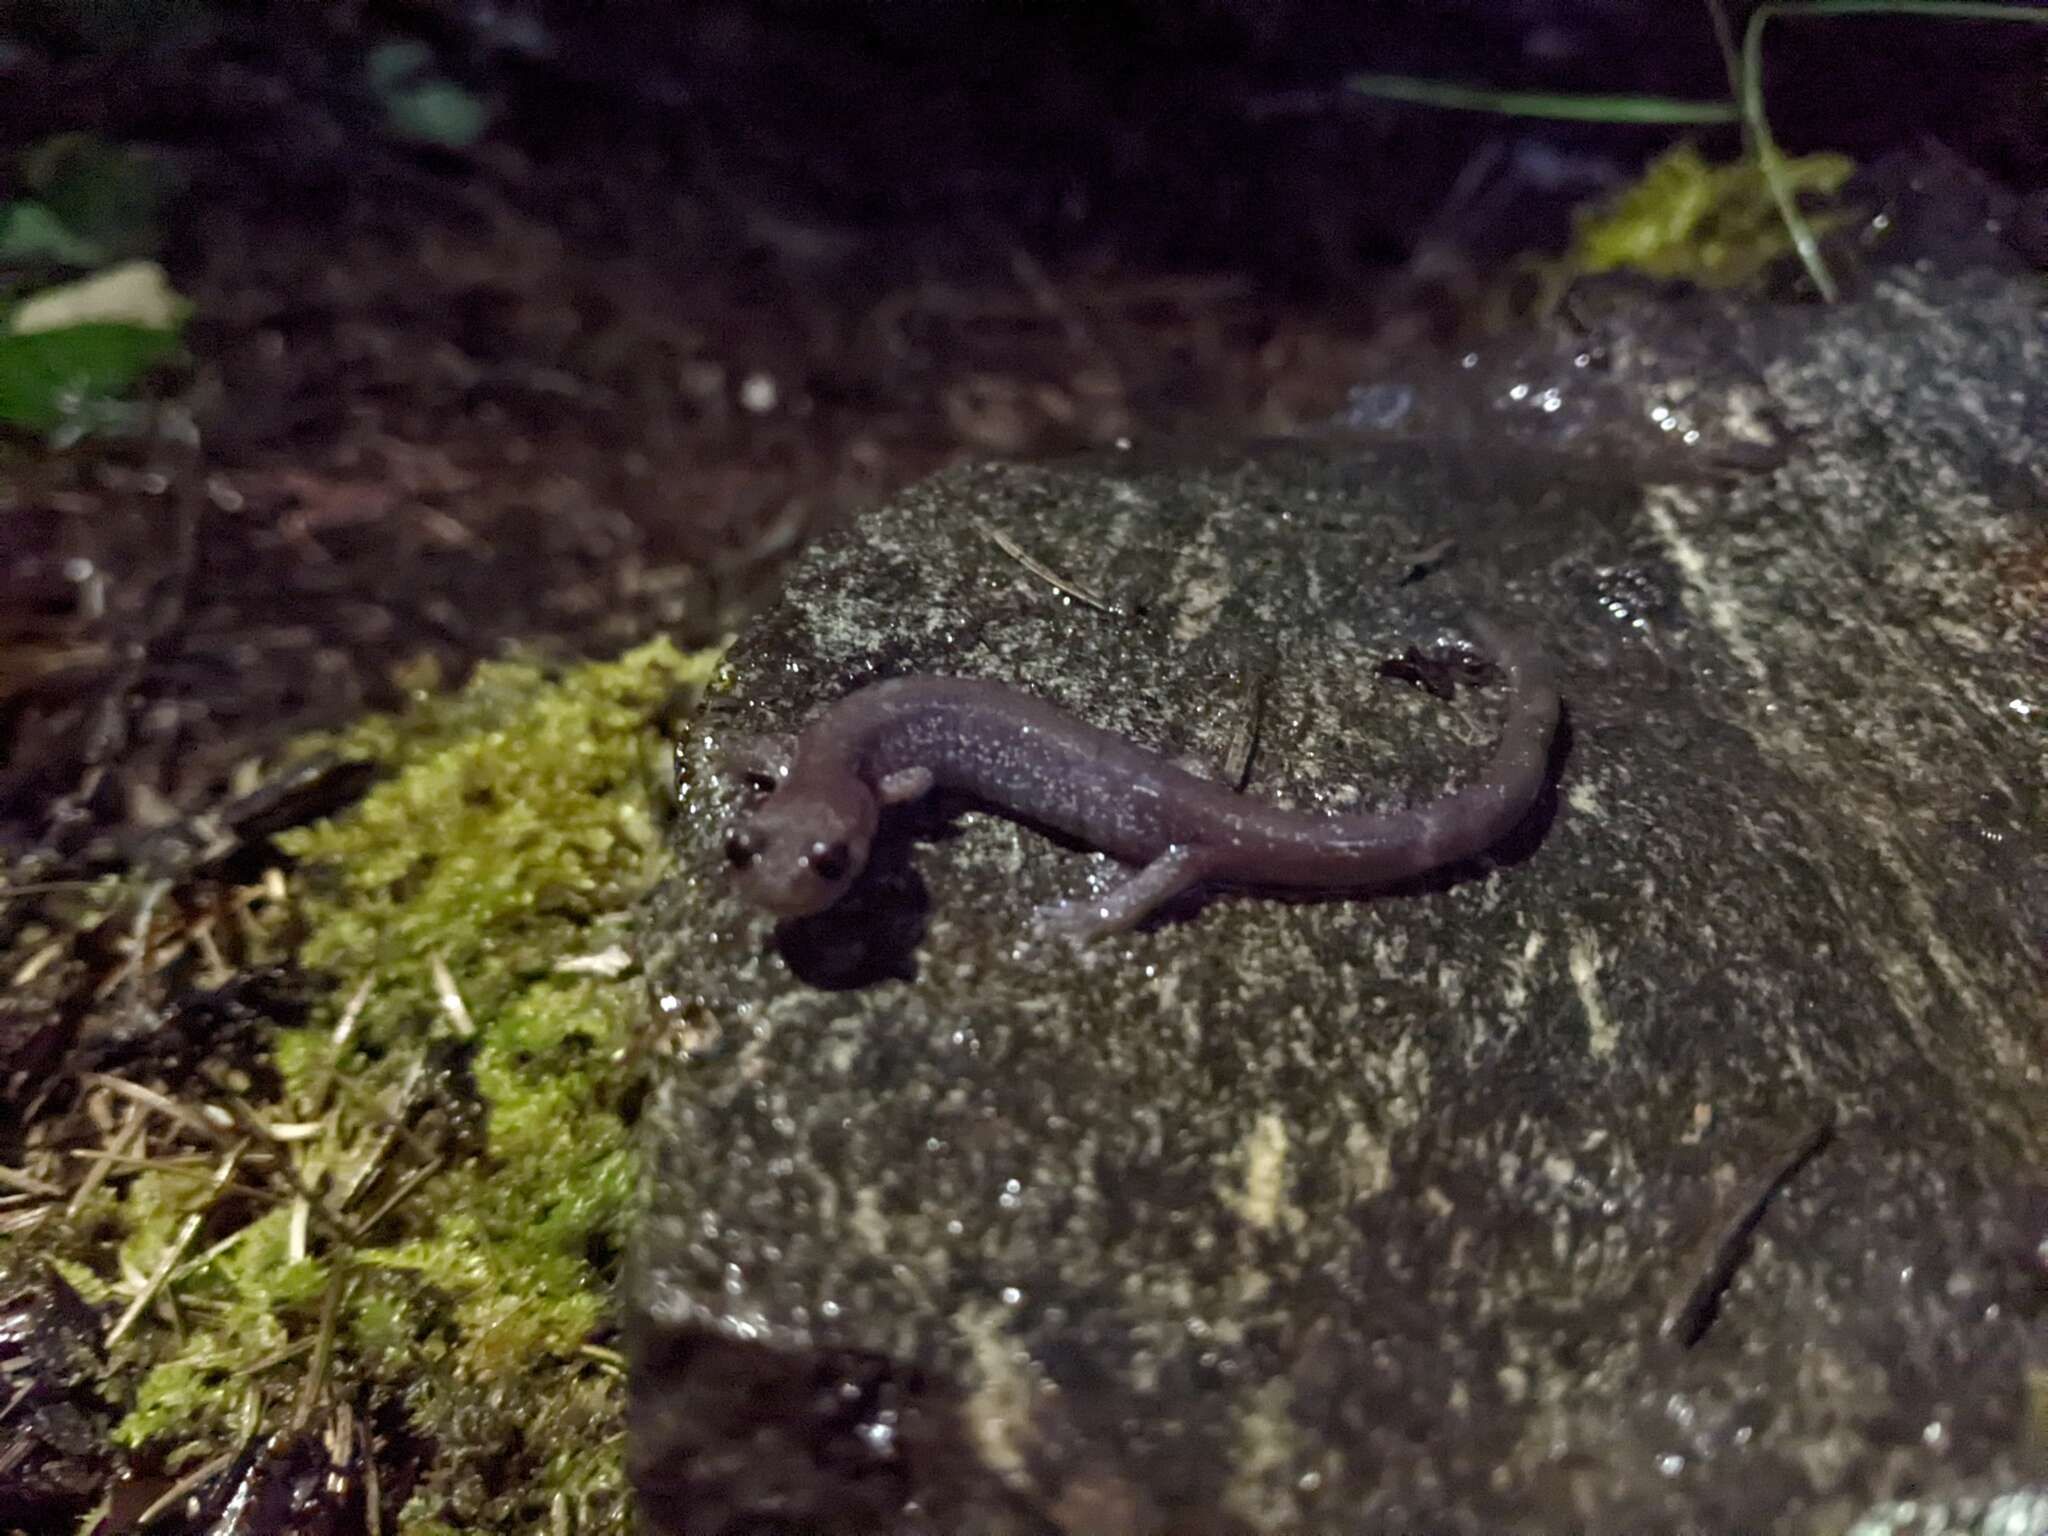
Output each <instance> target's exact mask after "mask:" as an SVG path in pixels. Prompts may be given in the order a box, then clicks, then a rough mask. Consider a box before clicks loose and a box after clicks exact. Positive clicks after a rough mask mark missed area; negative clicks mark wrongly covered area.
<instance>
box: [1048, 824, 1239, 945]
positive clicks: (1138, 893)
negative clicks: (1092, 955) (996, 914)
mask: <svg viewBox="0 0 2048 1536" xmlns="http://www.w3.org/2000/svg"><path fill="white" fill-rule="evenodd" d="M1218 863H1219V859H1218V857H1217V853H1216V850H1215V849H1213V848H1203V847H1200V846H1199V845H1197V844H1193V843H1175V844H1174V845H1173V846H1172V847H1171V848H1168V849H1167V850H1166V852H1164V853H1162V854H1161V855H1159V857H1158V858H1156V859H1154V860H1153V861H1152V862H1151V863H1150V864H1147V865H1146V866H1145V867H1144V868H1143V869H1141V870H1139V871H1138V872H1137V873H1136V874H1134V875H1132V876H1131V877H1130V878H1129V879H1128V880H1126V881H1124V882H1123V884H1121V885H1115V886H1111V887H1110V888H1109V889H1108V890H1107V891H1104V892H1103V893H1102V894H1101V895H1100V896H1091V897H1088V898H1087V899H1086V900H1082V901H1056V902H1053V903H1052V904H1051V905H1050V906H1044V907H1040V908H1039V909H1038V912H1037V920H1036V923H1035V924H1034V926H1035V928H1036V930H1037V931H1038V932H1039V933H1041V934H1047V935H1057V936H1059V937H1062V938H1069V939H1078V940H1087V939H1099V938H1101V937H1103V936H1104V935H1105V934H1111V933H1124V932H1127V931H1128V930H1130V929H1132V928H1135V927H1137V926H1138V924H1140V923H1142V922H1143V921H1145V919H1146V918H1148V917H1150V916H1151V915H1152V914H1153V913H1154V912H1157V911H1158V910H1159V909H1160V908H1161V907H1163V906H1165V905H1166V904H1167V903H1168V902H1169V901H1172V900H1173V899H1174V898H1175V897H1176V896H1180V895H1184V894H1185V893H1186V892H1188V891H1190V890H1193V889H1194V888H1195V887H1196V886H1198V885H1200V884H1201V883H1202V882H1203V881H1204V880H1207V879H1208V878H1209V877H1210V876H1211V875H1212V874H1214V873H1215V871H1216V867H1217V864H1218Z"/></svg>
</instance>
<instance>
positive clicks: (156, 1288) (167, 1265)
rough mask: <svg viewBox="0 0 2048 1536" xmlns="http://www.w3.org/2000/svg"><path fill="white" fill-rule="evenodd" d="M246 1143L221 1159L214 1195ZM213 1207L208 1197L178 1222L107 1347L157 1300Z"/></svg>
mask: <svg viewBox="0 0 2048 1536" xmlns="http://www.w3.org/2000/svg"><path fill="white" fill-rule="evenodd" d="M245 1145H246V1144H245ZM245 1145H243V1146H236V1147H233V1148H231V1149H230V1150H229V1152H228V1155H227V1156H226V1157H224V1158H222V1159H221V1163H220V1168H219V1171H218V1172H217V1173H216V1174H215V1175H214V1184H213V1191H214V1196H215V1198H218V1196H219V1194H220V1192H221V1191H222V1190H223V1189H225V1188H226V1187H227V1185H228V1184H229V1183H230V1182H231V1181H232V1180H233V1178H234V1176H235V1169H236V1168H237V1167H238V1166H239V1165H240V1163H241V1161H242V1153H243V1151H244V1150H245ZM212 1208H213V1201H212V1200H208V1201H207V1203H206V1205H205V1206H203V1207H202V1208H201V1209H199V1210H196V1211H194V1212H193V1213H192V1214H191V1215H189V1216H187V1217H186V1218H185V1219H184V1220H183V1221H182V1222H180V1223H179V1224H178V1234H177V1236H176V1237H174V1238H172V1239H171V1242H170V1245H169V1246H168V1247H167V1248H165V1249H164V1255H163V1257H162V1258H161V1259H159V1260H158V1261H157V1266H156V1270H155V1272H154V1273H152V1274H151V1275H150V1277H149V1279H148V1280H147V1281H146V1282H145V1283H144V1284H143V1287H142V1289H141V1290H140V1291H138V1292H137V1293H136V1296H135V1299H134V1300H133V1301H131V1302H130V1303H129V1304H128V1310H127V1311H125V1312H123V1313H122V1314H121V1316H120V1318H119V1319H118V1320H117V1321H116V1322H115V1324H114V1326H113V1327H111V1328H109V1329H108V1330H107V1340H106V1347H107V1348H108V1349H112V1348H113V1347H114V1345H115V1343H116V1342H118V1341H119V1339H120V1337H121V1335H122V1334H124V1333H126V1332H127V1331H128V1330H129V1329H130V1328H131V1327H133V1326H134V1324H135V1320H136V1319H137V1318H138V1317H140V1316H142V1314H143V1311H144V1310H145V1309H146V1308H147V1307H148V1306H149V1304H150V1303H151V1302H152V1301H154V1300H156V1298H157V1294H158V1293H159V1292H160V1291H162V1290H163V1288H164V1285H165V1283H166V1282H167V1281H168V1280H169V1279H170V1278H171V1271H172V1270H174V1269H176V1268H177V1267H178V1261H179V1260H180V1259H181V1258H183V1257H184V1253H185V1250H186V1249H187V1248H189V1247H191V1246H192V1239H193V1238H195V1237H197V1236H198V1235H199V1228H200V1226H201V1224H202V1223H203V1222H204V1221H205V1220H206V1214H207V1212H208V1211H209V1210H211V1209H212Z"/></svg>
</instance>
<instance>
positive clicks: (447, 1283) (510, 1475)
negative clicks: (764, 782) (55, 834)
mask: <svg viewBox="0 0 2048 1536" xmlns="http://www.w3.org/2000/svg"><path fill="white" fill-rule="evenodd" d="M713 665H714V658H712V657H709V656H695V657H686V656H684V655H682V654H680V653H678V652H677V651H676V650H674V649H673V648H672V647H671V646H669V645H668V644H667V643H665V642H655V643H653V644H650V645H647V646H643V647H641V648H640V649H639V650H636V651H634V652H632V653H631V654H629V655H628V656H626V657H624V658H622V659H620V660H618V661H616V662H610V663H602V664H594V665H588V666H584V667H581V668H578V669H575V670H573V671H570V672H568V673H567V674H566V675H559V676H558V675H553V674H551V673H550V672H548V671H547V670H546V669H544V668H542V667H540V666H537V665H531V664H523V663H504V664H497V665H492V666H487V667H485V668H483V669H482V670H481V671H480V672H479V674H478V676H477V677H476V679H475V680H474V681H473V682H472V683H471V684H470V685H469V686H468V687H467V688H465V689H463V690H462V691H461V692H459V693H457V694H454V695H451V696H448V697H445V698H439V699H423V700H422V702H421V703H420V705H419V707H417V708H416V709H415V710H413V711H412V712H410V713H409V714H407V715H405V716H402V717H395V718H388V717H387V718H376V719H372V720H369V721H366V722H364V723H362V724H361V725H359V726H357V727H356V728H354V729H353V730H351V731H350V732H348V733H347V734H346V735H344V736H342V737H340V738H337V739H335V740H333V741H331V742H329V743H326V744H325V745H326V746H327V747H328V748H330V749H331V750H337V751H339V752H341V753H343V754H344V755H350V756H368V757H370V758H373V759H375V760H376V761H377V762H379V763H380V764H382V765H383V766H384V768H385V769H386V770H387V776H386V777H385V778H384V779H383V780H382V781H381V782H380V783H379V784H378V785H377V786H376V787H375V788H373V789H372V790H371V792H370V793H369V794H368V795H367V796H366V797H365V798H364V799H363V800H362V801H361V802H360V803H359V804H358V805H356V806H355V807H354V808H353V809H352V810H350V811H349V812H347V813H345V814H343V815H341V816H338V817H336V818H334V819H332V820H331V821H327V822H322V823H319V824H316V825H313V826H310V827H306V828H302V829H300V830H298V831H295V832H292V833H288V834H285V835H283V836H281V837H280V838H279V840H278V841H279V844H280V846H281V847H282V848H283V850H284V852H285V853H287V854H288V855H289V856H290V858H291V859H292V860H293V861H295V868H294V869H293V870H292V872H291V874H290V876H289V879H288V881H287V882H286V885H287V890H288V892H289V894H288V896H287V897H286V899H284V900H283V901H281V902H279V903H277V904H276V905H275V906H274V908H273V910H272V911H271V913H270V915H269V919H268V920H269V922H270V923H271V924H272V925H273V928H272V932H273V936H274V939H275V942H276V944H277V946H278V949H279V951H280V952H292V951H294V950H295V952H296V958H297V961H298V962H299V964H300V965H301V966H303V967H304V968H306V970H307V971H308V972H309V973H310V974H312V975H314V976H316V977H317V978H319V986H320V993H319V1000H318V1001H316V1003H315V1006H314V1011H313V1018H312V1021H311V1022H310V1024H308V1025H306V1026H304V1027H298V1028H286V1029H279V1030H277V1031H276V1032H275V1034H274V1036H273V1039H272V1048H271V1050H270V1052H269V1054H268V1057H267V1059H266V1060H264V1061H262V1062H260V1063H259V1064H258V1065H256V1066H254V1067H252V1068H248V1069H246V1070H243V1071H240V1072H236V1073H233V1074H230V1075H229V1076H228V1077H226V1078H224V1079H221V1078H217V1079H216V1080H215V1086H216V1087H217V1088H218V1090H219V1092H218V1093H217V1094H215V1095H209V1096H206V1097H207V1099H208V1102H207V1103H206V1104H205V1106H204V1108H203V1109H202V1110H201V1111H200V1113H201V1114H203V1115H204V1116H206V1117H207V1118H208V1119H209V1120H210V1122H211V1125H212V1128H213V1130H214V1131H215V1133H216V1135H215V1138H214V1139H215V1145H214V1146H213V1147H212V1148H204V1147H203V1146H201V1145H197V1144H195V1145H194V1146H192V1147H191V1148H190V1149H189V1153H188V1155H182V1156H161V1157H156V1158H153V1159H152V1160H151V1161H150V1163H149V1165H148V1166H147V1167H145V1168H142V1169H140V1170H139V1171H135V1172H132V1173H129V1174H126V1175H122V1176H118V1177H110V1178H108V1179H107V1180H106V1181H105V1183H104V1184H102V1185H101V1186H100V1188H99V1189H98V1190H97V1191H96V1192H94V1193H93V1194H92V1195H91V1197H90V1199H89V1200H87V1201H86V1202H85V1204H84V1205H83V1206H82V1207H80V1208H79V1209H78V1211H77V1212H76V1214H75V1215H74V1217H73V1219H72V1220H70V1221H69V1222H67V1223H66V1224H65V1230H64V1231H63V1233H61V1234H53V1236H55V1237H56V1240H55V1241H54V1242H52V1243H50V1244H48V1245H47V1246H48V1251H50V1252H51V1253H52V1255H53V1256H54V1257H56V1258H57V1259H58V1262H59V1264H60V1267H61V1268H62V1269H63V1270H64V1272H65V1273H66V1274H67V1275H68V1276H69V1277H70V1278H71V1279H72V1281H73V1283H74V1284H76V1285H78V1286H79V1287H80V1289H81V1290H82V1291H84V1292H85V1294H87V1296H88V1297H89V1298H90V1299H92V1300H95V1301H98V1302H101V1303H103V1304H105V1305H107V1306H108V1307H109V1308H110V1310H111V1311H112V1312H114V1313H116V1314H122V1313H126V1312H128V1311H130V1310H131V1309H132V1310H133V1313H134V1315H133V1317H132V1318H131V1319H130V1320H129V1324H128V1326H127V1327H126V1328H125V1329H124V1330H123V1331H122V1333H121V1335H120V1337H119V1338H117V1339H116V1340H115V1345H114V1349H113V1366H112V1377H111V1380H112V1384H113V1386H114V1387H115V1388H116V1389H120V1388H125V1389H126V1390H115V1391H113V1392H112V1393H111V1394H110V1395H113V1396H115V1397H116V1398H117V1399H118V1400H122V1401H125V1402H126V1403H127V1413H126V1416H125V1418H124V1419H123V1420H122V1421H121V1423H120V1426H119V1428H118V1430H117V1437H118V1438H119V1439H121V1440H122V1441H124V1442H125V1443H128V1444H130V1445H134V1446H138V1447H148V1448H150V1449H152V1450H153V1451H158V1452H165V1453H167V1464H168V1465H169V1466H170V1467H172V1468H173V1469H174V1470H182V1469H184V1468H188V1467H192V1466H196V1465H199V1464H202V1463H203V1462H204V1461H206V1460H207V1459H208V1458H210V1457H212V1456H216V1455H219V1454H221V1453H224V1452H226V1451H229V1450H233V1449H235V1448H237V1447H238V1446H239V1445H240V1444H241V1443H242V1442H243V1441H244V1439H245V1438H246V1437H247V1436H249V1435H251V1434H253V1433H256V1432H258V1431H264V1432H268V1431H274V1430H276V1429H279V1428H283V1427H287V1426H288V1425H305V1424H315V1425H317V1424H321V1423H325V1422H328V1418H329V1416H330V1415H332V1414H334V1413H336V1412H342V1411H345V1412H346V1414H347V1415H348V1416H350V1417H352V1418H353V1420H354V1421H355V1423H356V1424H358V1425H359V1426H361V1427H362V1430H361V1436H360V1440H361V1443H362V1444H363V1445H364V1446H365V1448H371V1442H373V1441H374V1442H375V1446H374V1453H375V1454H377V1456H378V1458H379V1460H380V1462H383V1463H384V1464H385V1469H384V1473H383V1475H384V1477H385V1478H386V1480H387V1481H386V1486H387V1487H388V1486H389V1480H390V1479H391V1478H392V1477H393V1476H394V1473H393V1470H392V1468H393V1467H394V1466H398V1465H401V1464H402V1465H403V1467H404V1468H405V1469H406V1470H405V1471H404V1472H403V1473H402V1474H399V1475H403V1476H405V1477H407V1478H408V1479H409V1481H410V1484H411V1486H410V1492H409V1494H408V1495H407V1496H406V1498H405V1500H404V1504H403V1510H402V1513H401V1515H400V1520H399V1529H401V1530H402V1531H405V1532H409V1533H413V1536H428V1533H433V1532H441V1531H456V1530H462V1531H504V1532H512V1531H530V1530H534V1529H540V1528H548V1527H550V1526H553V1527H555V1528H560V1522H562V1521H563V1520H564V1519H566V1520H568V1521H569V1523H570V1525H571V1526H572V1527H573V1528H574V1529H576V1530H579V1531H597V1530H624V1529H625V1528H626V1526H627V1522H628V1517H627V1507H626V1500H625V1495H624V1490H623V1482H622V1475H621V1465H620V1411H619V1410H620V1389H621V1385H622V1383H621V1377H620V1365H619V1361H618V1358H617V1356H616V1355H615V1354H614V1353H613V1352H612V1351H611V1350H610V1349H609V1348H607V1347H606V1340H607V1339H608V1338H609V1336H610V1331H611V1326H612V1324H611V1306H612V1302H611V1292H612V1282H613V1280H614V1278H615V1269H616V1265H617V1261H618V1258H619V1255H620V1253H621V1252H622V1249H623V1246H624V1240H625V1235H626V1223H627V1219H628V1213H629V1207H630V1204H631V1201H632V1192H633V1182H634V1181H633V1159H632V1156H631V1153H630V1150H629V1147H628V1124H627V1117H628V1106H629V1104H630V1095H631V1088H632V1085H631V1083H630V1081H629V1077H630V1073H629V1071H628V1069H627V1066H626V1052H625V1046H626V1040H627V1036H628V1033H629V1026H630V1021H631V1019H632V1017H633V1015H634V1013H635V1011H636V1009H637V1008H638V1006H639V1003H640V996H641V993H640V982H639V980H638V978H637V976H636V975H634V974H633V971H632V966H631V962H630V960H628V958H627V955H626V950H625V948H624V946H625V943H626V940H627V939H628V936H629V924H630V921H631V909H632V908H633V906H634V903H635V902H636V901H637V899H638V898H639V896H640V895H641V893H642V892H643V891H644V890H645V889H646V887H647V886H648V884H649V883H650V882H651V881H652V879H653V878H654V876H655V874H656V872H657V866H658V863H659V860H660V857H661V847H662V839H661V835H660V825H659V803H660V797H661V795H662V793H663V789H662V783H663V778H664V773H665V767H666V761H667V758H666V750H667V748H666V735H665V732H664V730H663V729H662V727H663V725H664V723H665V721H666V720H667V719H668V717H669V716H670V714H671V713H672V706H674V705H675V704H676V703H677V702H678V701H679V700H681V699H684V698H687V697H688V696H689V694H690V693H691V692H692V691H693V690H695V689H696V688H698V687H700V686H701V685H702V684H703V683H704V681H705V680H706V679H707V678H708V676H709V674H710V671H711V668H712V666H713ZM216 1100H217V1102H216ZM152 1282H154V1284H152ZM394 1452H395V1453H396V1454H394ZM387 1528H388V1527H387Z"/></svg>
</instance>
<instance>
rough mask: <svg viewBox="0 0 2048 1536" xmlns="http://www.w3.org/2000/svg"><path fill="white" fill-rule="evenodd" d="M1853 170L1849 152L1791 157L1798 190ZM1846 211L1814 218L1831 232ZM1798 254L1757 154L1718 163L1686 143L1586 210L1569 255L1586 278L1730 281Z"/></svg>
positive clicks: (1822, 189) (1789, 175) (1813, 191)
mask: <svg viewBox="0 0 2048 1536" xmlns="http://www.w3.org/2000/svg"><path fill="white" fill-rule="evenodd" d="M1854 169H1855V166H1854V164H1853V163H1852V162H1851V161H1850V160H1849V159H1848V158H1847V157H1846V156H1843V155H1828V154H1818V155H1803V156H1801V157H1800V158H1798V159H1794V160H1787V161H1785V164H1784V171H1785V177H1786V180H1787V181H1788V183H1789V184H1790V186H1791V187H1792V189H1793V191H1794V192H1795V193H1798V194H1801V195H1804V196H1811V197H1816V198H1831V197H1833V196H1834V195H1835V194H1836V193H1837V192H1839V191H1841V189H1842V184H1843V183H1844V182H1846V181H1847V180H1848V179H1849V175H1850V173H1851V171H1853V170H1854ZM1847 217H1848V215H1846V214H1844V213H1841V212H1839V211H1837V212H1831V213H1822V214H1819V215H1817V216H1812V217H1809V219H1808V221H1807V222H1808V223H1809V224H1810V225H1811V226H1812V228H1813V229H1814V231H1815V233H1816V234H1824V233H1826V232H1827V231H1828V230H1830V229H1832V228H1836V227H1839V225H1840V224H1841V223H1842V222H1843V221H1844V220H1845V219H1846V218H1847ZM1792 254H1793V244H1792V235H1791V233H1790V231H1788V230H1787V229H1786V228H1785V222H1784V219H1783V218H1782V217H1781V215H1780V214H1779V212H1778V208H1777V205H1776V204H1775V203H1774V202H1773V201H1772V200H1771V190H1770V184H1769V183H1768V181H1766V180H1765V177H1764V173H1763V167H1762V166H1761V165H1760V164H1759V163H1758V161H1757V160H1756V159H1755V158H1754V157H1750V158H1746V159H1742V160H1736V161H1732V162H1730V163H1729V164H1726V165H1713V164H1710V163H1709V162H1708V160H1707V158H1706V157H1705V156H1704V155H1702V154H1701V153H1700V152H1699V150H1698V149H1696V148H1694V147H1693V146H1692V145H1690V144H1679V145H1676V146H1674V147H1673V148H1671V149H1668V150H1666V151H1665V152H1664V153H1663V154H1661V155H1659V156H1658V157H1657V158H1656V159H1655V160H1653V161H1651V162H1650V164H1649V166H1648V168H1647V169H1646V170H1644V172H1643V174H1642V176H1641V178H1640V179H1639V180H1637V181H1636V182H1635V183H1634V184H1633V185H1631V186H1629V187H1627V188H1625V189H1624V190H1622V191H1621V192H1619V193H1617V194H1616V195H1615V196H1614V197H1612V198H1610V199H1608V200H1607V201H1606V202H1603V203H1599V204H1596V205H1594V206H1593V207H1590V208H1587V209H1585V210H1583V211H1582V212H1581V213H1580V214H1579V216H1578V219H1577V220H1576V227H1575V230H1574V234H1573V240H1572V248H1571V250H1570V251H1569V252H1568V253H1567V254H1566V256H1565V258H1564V260H1565V263H1566V265H1567V266H1568V267H1569V268H1570V269H1571V271H1572V272H1573V273H1575V274H1580V275H1583V274H1588V273H1595V272H1614V271H1622V270H1626V271H1632V272H1641V273H1644V274H1646V275H1648V276H1651V277H1661V278H1671V279H1676V280H1682V281H1685V282H1691V283H1697V284H1699V285H1700V286H1701V287H1707V288H1732V287H1741V286H1743V285H1744V284H1747V283H1752V282H1754V281H1756V279H1757V278H1758V277H1760V276H1761V275H1762V274H1763V272H1764V270H1765V269H1766V268H1767V267H1769V266H1770V265H1772V264H1773V263H1774V262H1778V261H1782V260H1783V259H1785V258H1786V257H1788V256H1790V255H1792Z"/></svg>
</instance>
